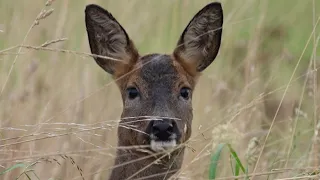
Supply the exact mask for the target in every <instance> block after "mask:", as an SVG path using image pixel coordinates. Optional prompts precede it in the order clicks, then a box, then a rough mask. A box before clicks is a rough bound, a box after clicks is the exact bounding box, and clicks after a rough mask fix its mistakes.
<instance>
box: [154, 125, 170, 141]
mask: <svg viewBox="0 0 320 180" xmlns="http://www.w3.org/2000/svg"><path fill="white" fill-rule="evenodd" d="M151 123H152V127H151V134H153V135H154V136H155V137H156V138H157V139H158V140H161V141H167V140H169V138H170V136H171V135H172V134H173V130H174V123H171V122H165V121H153V122H151Z"/></svg>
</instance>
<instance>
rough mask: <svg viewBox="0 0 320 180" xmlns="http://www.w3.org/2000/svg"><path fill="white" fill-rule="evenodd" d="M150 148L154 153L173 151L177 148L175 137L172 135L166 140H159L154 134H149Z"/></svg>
mask: <svg viewBox="0 0 320 180" xmlns="http://www.w3.org/2000/svg"><path fill="white" fill-rule="evenodd" d="M150 146H151V149H152V150H153V151H155V152H160V151H166V150H171V149H174V148H175V147H176V146H177V135H175V134H172V135H171V136H169V138H168V139H159V138H158V137H157V136H155V135H154V134H151V135H150Z"/></svg>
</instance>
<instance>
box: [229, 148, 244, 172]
mask: <svg viewBox="0 0 320 180" xmlns="http://www.w3.org/2000/svg"><path fill="white" fill-rule="evenodd" d="M228 148H229V151H230V153H231V155H232V156H233V158H234V159H235V161H236V167H237V166H238V167H237V168H240V169H241V171H242V172H243V173H246V170H245V168H244V166H243V165H242V163H241V161H240V159H239V157H238V155H237V153H236V151H235V150H234V149H233V148H232V147H231V145H230V144H228ZM238 175H239V174H238Z"/></svg>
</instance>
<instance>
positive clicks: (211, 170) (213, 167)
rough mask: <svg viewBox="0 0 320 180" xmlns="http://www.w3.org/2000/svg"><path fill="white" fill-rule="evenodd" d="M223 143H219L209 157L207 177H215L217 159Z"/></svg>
mask: <svg viewBox="0 0 320 180" xmlns="http://www.w3.org/2000/svg"><path fill="white" fill-rule="evenodd" d="M224 146H225V144H224V143H223V144H219V145H218V147H217V150H216V152H215V153H214V154H213V155H212V157H211V162H210V166H209V179H215V178H216V170H217V166H218V160H219V158H220V154H221V151H222V149H223V147H224Z"/></svg>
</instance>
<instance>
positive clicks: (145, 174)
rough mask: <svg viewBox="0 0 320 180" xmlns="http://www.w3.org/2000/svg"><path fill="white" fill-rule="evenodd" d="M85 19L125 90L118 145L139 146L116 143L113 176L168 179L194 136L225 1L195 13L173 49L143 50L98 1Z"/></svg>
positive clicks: (117, 179) (115, 179) (93, 43)
mask: <svg viewBox="0 0 320 180" xmlns="http://www.w3.org/2000/svg"><path fill="white" fill-rule="evenodd" d="M85 23H86V28H87V34H88V40H89V44H90V49H91V52H92V54H95V55H97V56H94V59H95V61H96V62H97V64H98V65H99V66H100V67H101V68H102V69H104V70H105V71H106V72H107V73H109V74H111V75H112V77H113V79H116V80H117V81H116V83H117V86H118V87H119V90H120V92H121V96H122V102H123V112H122V114H121V121H120V124H119V126H118V131H117V134H118V146H119V147H130V146H135V147H136V146H139V147H140V149H133V148H132V149H130V150H128V148H118V149H117V151H116V158H115V164H114V165H115V167H114V169H113V170H112V172H111V175H110V180H124V179H132V178H134V179H153V180H158V179H159V180H160V179H161V180H163V179H169V178H170V177H171V176H172V175H174V174H175V173H176V172H177V171H178V170H180V168H181V165H182V162H183V155H184V149H185V145H184V144H185V142H186V141H188V140H189V138H190V136H191V122H192V119H193V113H192V103H191V98H192V93H193V91H194V88H195V84H196V81H197V79H198V77H199V76H200V74H201V72H202V71H203V70H204V69H206V68H207V67H208V66H209V65H210V64H211V63H212V62H213V60H214V59H215V58H216V56H217V54H218V52H219V48H220V43H221V35H222V24H223V11H222V7H221V4H220V3H218V2H213V3H210V4H208V5H206V6H205V7H203V8H202V9H201V10H200V11H199V12H198V13H197V14H196V15H195V16H194V17H193V18H192V20H191V21H190V22H189V24H188V25H187V27H186V28H185V30H184V31H183V33H182V35H181V36H180V39H179V41H178V44H177V46H176V48H175V49H174V51H173V52H172V54H156V53H155V54H148V55H144V56H140V55H139V53H138V51H137V49H136V48H135V46H134V43H133V42H132V41H131V39H130V38H129V36H128V34H127V33H126V31H125V30H124V28H123V27H122V26H121V25H120V24H119V23H118V21H117V20H116V19H115V18H114V17H113V16H112V14H110V13H109V12H108V11H107V10H105V9H103V8H102V7H100V6H98V5H94V4H90V5H87V6H86V9H85ZM102 56H106V57H102ZM169 150H170V151H169ZM165 151H169V152H166V153H163V152H165ZM161 153H162V154H161Z"/></svg>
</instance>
